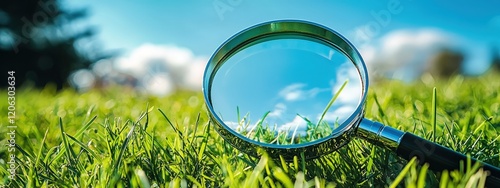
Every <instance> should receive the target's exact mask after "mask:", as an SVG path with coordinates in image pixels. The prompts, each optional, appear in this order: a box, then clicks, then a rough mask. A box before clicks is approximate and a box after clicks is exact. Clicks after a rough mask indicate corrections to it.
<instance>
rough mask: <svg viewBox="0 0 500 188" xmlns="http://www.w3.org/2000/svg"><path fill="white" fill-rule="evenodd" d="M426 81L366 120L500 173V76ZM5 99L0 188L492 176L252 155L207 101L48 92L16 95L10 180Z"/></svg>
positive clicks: (478, 180) (383, 182)
mask: <svg viewBox="0 0 500 188" xmlns="http://www.w3.org/2000/svg"><path fill="white" fill-rule="evenodd" d="M422 80H424V81H418V82H415V83H412V84H403V83H399V82H395V81H384V82H380V83H378V84H372V86H371V88H370V93H369V95H368V101H367V106H366V109H367V112H366V117H367V118H369V119H372V120H376V121H380V122H382V123H384V124H387V125H391V126H393V127H396V128H398V129H401V130H405V131H409V132H413V133H415V134H417V135H419V136H422V137H425V138H428V139H430V140H435V142H438V143H440V144H442V145H444V146H447V147H450V148H452V149H454V150H456V151H459V152H463V153H466V154H469V155H470V156H472V157H475V158H478V159H480V160H483V161H486V162H488V163H490V164H492V165H495V166H500V156H499V153H500V151H499V150H500V149H499V148H500V136H499V134H498V133H499V132H500V75H498V73H497V74H496V75H495V74H488V75H484V76H481V77H478V78H464V77H461V76H458V77H454V78H452V79H450V80H447V81H434V80H432V79H431V78H429V77H425V78H424V79H422ZM434 87H436V88H437V90H436V91H437V98H436V99H437V105H436V108H434V107H433V105H432V99H433V88H434ZM0 91H1V92H0V99H2V103H3V104H1V105H0V106H1V109H0V111H1V114H2V119H1V122H0V125H1V127H2V128H1V129H0V140H1V146H2V147H1V148H0V156H1V160H0V184H1V185H8V187H151V186H152V187H168V186H172V187H193V186H197V187H293V186H296V187H332V186H337V187H387V186H401V187H436V186H440V187H482V183H484V182H482V179H484V177H485V176H486V175H487V174H486V173H485V172H483V171H482V170H478V169H477V168H473V169H470V168H468V169H466V167H464V169H462V170H457V171H453V172H447V171H444V172H431V171H429V170H427V166H425V165H424V166H417V165H416V163H415V161H410V162H408V161H405V160H402V159H400V158H398V157H397V156H396V155H395V154H394V153H393V152H391V151H388V150H385V149H382V148H379V147H376V146H374V145H372V144H370V143H368V142H366V141H363V140H361V139H354V140H353V141H352V142H351V143H349V144H348V145H347V147H344V148H342V149H341V150H339V151H338V152H334V153H332V154H329V155H325V156H324V157H321V158H318V159H315V160H308V161H305V160H303V159H301V158H300V156H299V157H297V158H296V159H295V160H294V161H292V162H285V161H282V160H280V159H271V158H268V157H266V156H263V157H261V158H252V157H250V156H247V155H246V154H244V153H241V152H239V151H238V150H236V149H234V148H233V147H231V146H230V145H229V144H228V143H226V142H224V140H223V139H222V138H221V137H220V136H219V135H217V133H216V132H215V131H214V130H213V125H211V123H210V121H209V119H208V115H207V111H206V109H205V107H204V101H203V96H202V94H201V93H196V92H179V93H176V94H174V95H172V96H169V97H165V98H157V97H151V96H144V95H140V94H138V93H135V92H133V91H131V90H127V89H124V88H114V89H110V90H106V91H91V92H88V93H83V94H79V93H76V92H74V91H72V90H70V89H67V90H63V91H61V92H56V91H55V89H53V88H52V87H46V88H45V89H42V90H28V89H26V88H24V89H23V88H17V92H16V105H15V106H16V122H15V124H16V125H17V126H18V127H17V128H15V129H14V130H15V142H16V144H17V146H16V147H15V151H13V152H12V153H14V154H15V161H16V165H17V166H18V168H17V171H16V174H15V176H14V179H13V181H12V180H10V179H9V171H8V168H9V166H8V165H9V164H8V161H9V160H10V158H9V156H10V154H11V152H10V151H9V149H11V148H10V147H9V146H8V145H7V144H8V139H9V138H10V137H9V135H8V134H7V133H9V131H10V130H9V129H6V128H5V127H7V125H8V120H7V118H5V117H6V115H4V114H7V112H8V109H7V103H6V100H5V99H6V98H7V91H6V90H5V89H4V90H0ZM434 111H435V112H436V116H434ZM434 120H436V123H434ZM465 166H467V165H465ZM424 185H425V186H424Z"/></svg>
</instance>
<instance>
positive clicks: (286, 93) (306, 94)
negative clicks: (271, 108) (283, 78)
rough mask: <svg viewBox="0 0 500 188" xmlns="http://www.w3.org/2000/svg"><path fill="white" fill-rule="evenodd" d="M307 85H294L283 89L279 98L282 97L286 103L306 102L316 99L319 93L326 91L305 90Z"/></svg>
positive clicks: (317, 89)
mask: <svg viewBox="0 0 500 188" xmlns="http://www.w3.org/2000/svg"><path fill="white" fill-rule="evenodd" d="M305 87H306V84H303V83H294V84H290V85H288V86H286V87H285V88H283V89H282V90H281V91H280V92H279V93H278V96H280V97H282V98H283V99H285V100H286V101H298V100H304V99H308V98H312V97H315V96H316V95H317V94H318V93H319V92H321V91H324V89H320V88H312V89H309V90H307V89H304V88H305Z"/></svg>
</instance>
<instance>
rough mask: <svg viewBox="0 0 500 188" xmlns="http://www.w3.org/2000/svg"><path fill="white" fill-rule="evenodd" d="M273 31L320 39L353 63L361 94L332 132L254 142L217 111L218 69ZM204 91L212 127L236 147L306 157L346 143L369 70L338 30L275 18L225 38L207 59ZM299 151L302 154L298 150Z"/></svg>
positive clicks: (361, 109) (359, 115)
mask: <svg viewBox="0 0 500 188" xmlns="http://www.w3.org/2000/svg"><path fill="white" fill-rule="evenodd" d="M276 35H297V36H301V37H306V38H311V39H315V40H320V41H322V42H325V43H326V44H329V45H331V46H333V47H335V48H337V49H338V50H340V51H341V52H342V53H344V55H346V56H347V57H348V58H349V59H350V60H351V61H352V62H353V63H354V64H355V66H356V68H357V71H358V73H359V75H360V77H361V81H362V98H361V101H360V103H359V104H358V106H357V107H356V110H355V111H354V112H353V114H352V115H351V116H349V118H347V120H346V121H345V122H343V123H342V124H341V125H340V126H339V130H338V131H336V132H334V133H333V134H331V135H329V136H327V137H324V138H321V139H318V140H315V141H312V142H309V143H301V144H294V145H276V144H267V143H261V142H257V141H255V140H251V139H249V138H246V137H245V136H243V135H241V134H239V133H237V132H236V131H234V130H232V129H231V128H230V127H229V126H227V125H225V124H224V122H223V121H222V120H221V119H220V118H219V117H218V116H217V115H216V113H215V111H214V109H213V105H212V102H211V85H212V81H213V79H214V77H215V74H216V73H217V70H218V69H219V68H220V67H221V66H222V65H223V64H224V62H226V60H227V59H228V58H230V57H231V56H232V55H233V54H235V53H237V52H238V51H239V50H241V49H244V48H246V47H248V46H249V45H251V44H252V43H253V42H255V41H257V40H260V39H263V38H266V37H270V36H276ZM202 89H203V94H204V97H205V104H206V106H207V109H208V111H209V115H210V118H211V120H212V122H213V124H214V125H215V126H214V127H215V130H216V131H217V132H218V133H219V135H220V136H222V137H223V138H224V140H225V141H227V142H228V143H230V144H231V145H232V146H234V147H235V148H238V149H239V150H240V151H243V152H245V153H247V154H249V155H252V156H260V155H261V154H262V151H265V152H266V153H267V154H268V155H269V156H271V157H278V156H281V157H283V158H284V159H286V160H291V159H293V157H294V156H299V155H303V156H304V157H305V158H306V159H310V158H316V157H319V156H321V155H324V154H326V153H331V152H333V151H335V150H337V149H338V148H340V147H342V146H343V145H345V144H347V143H348V142H349V141H350V139H351V137H352V136H354V134H355V129H356V127H357V126H358V125H359V123H360V122H361V120H362V119H363V115H364V113H363V112H364V103H365V100H366V93H367V92H368V73H367V69H366V66H365V63H364V62H363V59H362V58H361V55H360V54H359V52H358V51H357V50H356V48H355V47H354V46H353V45H352V44H351V43H350V42H349V41H348V40H347V39H346V38H345V37H343V36H342V35H341V34H339V33H337V32H336V31H333V30H331V29H329V28H327V27H325V26H322V25H319V24H316V23H312V22H308V21H301V20H277V21H271V22H266V23H262V24H258V25H255V26H252V27H250V28H248V29H245V30H243V31H241V32H239V33H237V34H235V35H234V36H232V37H231V38H229V39H228V40H227V41H226V42H224V43H223V44H222V45H221V46H220V47H219V48H218V49H217V50H216V51H215V53H214V54H213V55H212V57H211V58H210V60H209V61H208V64H207V67H206V69H205V73H204V76H203V88H202ZM301 153H302V154H301Z"/></svg>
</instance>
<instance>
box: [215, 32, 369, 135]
mask: <svg viewBox="0 0 500 188" xmlns="http://www.w3.org/2000/svg"><path fill="white" fill-rule="evenodd" d="M223 65H224V66H220V68H219V69H218V70H217V71H216V73H215V76H214V78H213V81H212V86H211V87H212V88H211V92H212V93H211V101H212V105H213V110H214V112H215V114H216V116H218V118H220V120H221V121H223V122H224V124H225V125H226V126H227V127H228V128H230V129H232V130H234V131H235V132H237V133H238V134H240V135H241V136H244V137H246V138H249V139H251V140H254V141H257V142H261V143H266V144H278V145H290V144H303V143H308V142H311V141H314V140H318V139H321V138H325V137H327V136H331V135H337V134H340V133H342V132H343V131H345V130H344V129H346V127H345V126H343V124H345V123H344V122H346V120H347V119H349V118H350V117H351V116H352V115H353V112H354V111H355V110H356V108H357V107H358V105H359V104H360V103H361V100H362V94H363V93H362V83H361V78H360V75H359V73H358V69H357V68H356V66H355V65H354V63H353V62H352V61H351V60H350V59H349V58H348V57H347V56H346V55H345V54H344V53H343V52H341V51H339V50H338V49H337V48H336V47H335V46H333V45H330V44H328V43H326V42H323V41H321V40H317V39H314V38H312V37H305V36H300V35H292V34H291V35H285V36H282V35H280V36H265V37H262V38H260V39H258V40H255V41H253V42H250V43H248V44H246V45H245V46H243V47H241V48H240V49H239V50H237V51H236V52H234V53H233V54H231V55H229V56H228V57H227V58H226V59H225V61H224V62H223Z"/></svg>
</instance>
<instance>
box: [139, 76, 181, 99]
mask: <svg viewBox="0 0 500 188" xmlns="http://www.w3.org/2000/svg"><path fill="white" fill-rule="evenodd" d="M142 85H143V86H144V88H145V89H146V91H147V93H150V94H153V95H158V96H163V95H168V94H170V93H171V92H173V91H174V90H175V87H174V84H173V83H172V80H171V78H170V76H169V75H168V74H167V73H161V74H154V75H152V76H147V77H146V78H145V79H143V80H142Z"/></svg>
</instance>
